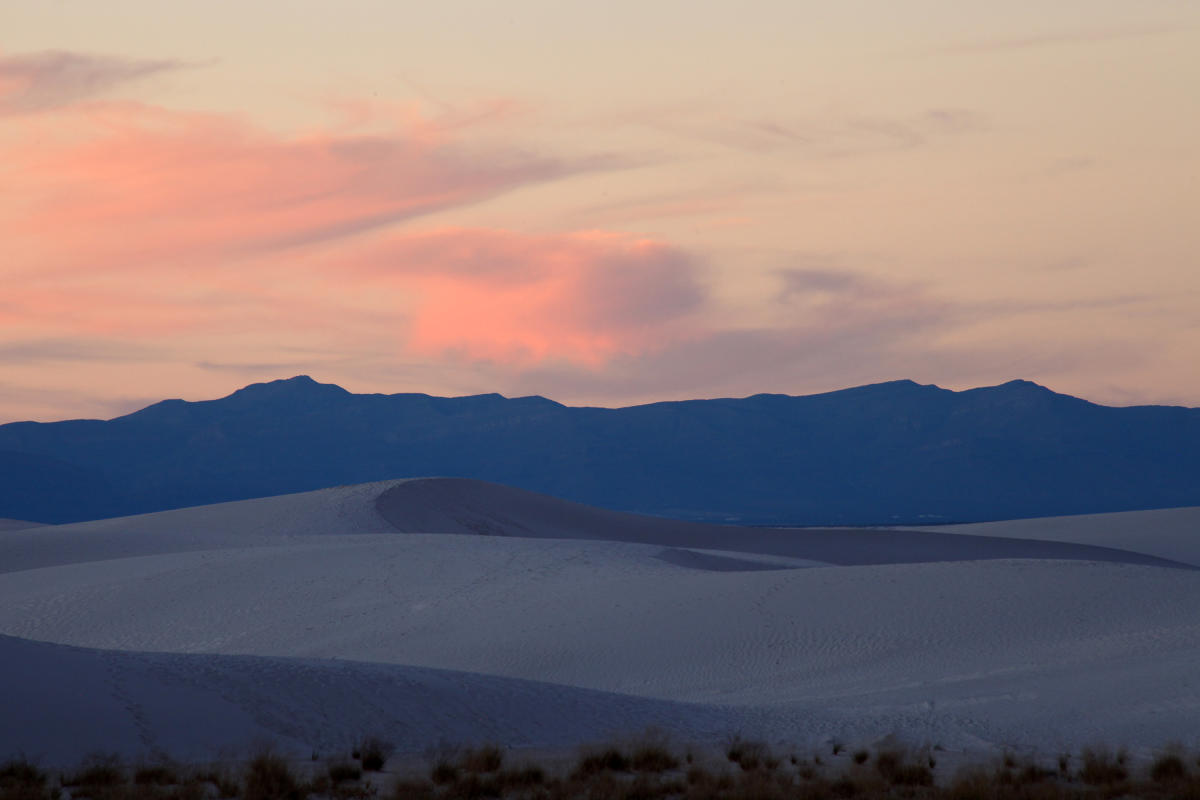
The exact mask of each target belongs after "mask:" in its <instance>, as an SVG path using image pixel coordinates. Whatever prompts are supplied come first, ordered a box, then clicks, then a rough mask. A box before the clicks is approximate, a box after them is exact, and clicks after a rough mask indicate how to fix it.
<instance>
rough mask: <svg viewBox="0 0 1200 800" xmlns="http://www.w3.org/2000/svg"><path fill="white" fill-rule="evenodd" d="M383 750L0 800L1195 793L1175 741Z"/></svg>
mask: <svg viewBox="0 0 1200 800" xmlns="http://www.w3.org/2000/svg"><path fill="white" fill-rule="evenodd" d="M390 752H391V748H390V747H388V746H387V745H386V744H385V743H383V742H382V741H380V740H364V742H363V743H362V744H360V746H359V747H357V748H355V749H354V750H353V752H352V753H351V754H348V755H347V756H346V757H339V758H336V759H333V760H330V761H326V762H321V761H319V760H317V759H315V757H314V761H313V762H312V763H308V762H302V763H296V762H289V761H287V760H285V759H284V758H282V757H281V756H279V755H277V754H274V753H271V752H269V751H264V752H261V753H259V754H258V755H256V756H255V757H254V758H252V759H250V760H249V761H247V762H245V763H244V764H241V765H240V766H238V767H237V768H233V767H228V768H213V767H205V768H190V767H185V766H181V765H178V764H173V763H171V762H169V761H166V760H162V761H159V762H157V763H151V764H133V765H129V764H123V763H121V762H120V761H119V760H118V759H116V758H115V757H94V758H90V759H88V760H86V761H85V762H84V763H82V764H80V765H79V766H78V767H76V768H74V769H71V770H66V771H63V772H61V773H52V772H50V771H47V770H44V769H42V768H41V767H39V766H38V765H37V764H36V763H33V762H31V761H29V760H27V759H24V758H16V759H12V760H9V761H8V762H5V763H0V800H74V798H91V799H92V800H214V799H215V798H233V797H237V798H244V800H304V799H305V798H313V800H318V799H319V798H328V799H329V800H375V799H378V800H484V799H485V798H513V800H575V799H576V798H582V799H584V800H660V799H661V800H672V799H676V798H677V799H678V800H724V799H725V798H728V799H729V800H822V799H825V798H828V800H843V799H844V798H863V800H870V798H912V799H913V800H921V799H923V798H928V799H929V800H1008V799H1009V798H1011V799H1012V800H1060V799H1061V800H1089V799H1090V798H1096V800H1112V799H1113V798H1119V797H1121V798H1124V797H1136V798H1150V799H1151V800H1155V799H1157V798H1163V800H1167V799H1170V800H1200V760H1198V759H1197V758H1196V757H1195V756H1194V755H1189V754H1187V753H1186V752H1184V750H1183V749H1182V748H1180V747H1173V748H1168V749H1167V750H1166V751H1165V752H1164V753H1163V754H1162V755H1161V756H1159V757H1158V758H1157V759H1155V760H1154V761H1153V763H1151V764H1148V765H1143V766H1142V767H1140V768H1137V769H1135V768H1133V767H1132V766H1131V765H1130V762H1129V758H1128V756H1127V755H1126V753H1125V752H1124V751H1120V750H1118V751H1112V750H1108V749H1103V748H1091V749H1085V750H1083V751H1082V752H1080V753H1078V754H1074V755H1072V754H1063V755H1061V756H1059V758H1058V759H1057V762H1056V764H1055V765H1054V767H1053V768H1052V767H1048V766H1046V765H1044V764H1042V763H1038V762H1034V761H1030V760H1025V759H1021V758H1018V757H1016V756H1014V755H1011V754H1005V755H1003V756H1001V757H1000V758H998V759H996V760H995V762H994V763H989V764H976V765H972V766H968V767H965V768H962V769H958V770H956V771H955V772H954V773H953V774H940V773H939V771H938V768H937V761H936V759H935V758H934V757H933V753H932V752H931V751H929V750H919V751H906V750H902V749H894V748H892V749H878V750H874V751H872V750H868V749H866V748H857V749H855V750H853V751H852V752H847V751H845V748H844V747H842V746H840V745H839V746H838V747H837V753H835V755H834V758H832V759H830V760H829V763H826V762H823V761H822V760H821V759H820V757H819V756H818V755H816V754H812V756H811V757H808V758H805V757H801V756H799V755H796V754H791V755H789V756H787V757H781V756H779V755H776V753H775V752H773V751H772V749H771V748H770V747H768V746H767V744H766V743H764V742H757V741H747V740H743V739H734V740H732V741H731V742H730V743H729V744H728V746H727V747H726V748H725V749H724V752H723V753H722V754H721V755H723V756H724V758H723V759H721V758H712V759H709V761H708V763H707V764H701V763H700V759H697V758H696V757H695V756H694V754H693V753H692V752H691V751H687V752H685V753H682V754H681V753H679V752H677V751H675V750H674V749H673V748H671V747H670V746H669V744H668V743H667V742H665V741H664V740H662V739H656V738H653V737H644V738H643V739H642V740H639V741H635V742H633V743H624V744H608V745H604V746H599V747H592V748H587V749H584V750H582V751H580V753H579V755H578V757H577V758H576V759H575V761H574V762H573V763H572V764H571V765H569V766H568V767H567V768H565V769H561V768H560V769H549V768H546V767H543V766H540V765H537V764H533V763H528V762H523V763H520V764H516V765H510V764H508V763H506V762H507V759H506V753H505V751H504V749H502V748H501V747H499V746H496V745H488V746H484V747H476V748H472V749H449V748H443V750H442V752H440V753H438V754H436V755H435V756H434V757H432V758H430V759H429V763H428V767H427V769H426V770H425V771H423V772H421V773H419V774H418V773H404V772H403V771H402V770H396V772H386V771H382V770H383V769H384V768H385V767H386V762H387V758H388V756H387V755H386V754H390ZM368 764H370V766H368Z"/></svg>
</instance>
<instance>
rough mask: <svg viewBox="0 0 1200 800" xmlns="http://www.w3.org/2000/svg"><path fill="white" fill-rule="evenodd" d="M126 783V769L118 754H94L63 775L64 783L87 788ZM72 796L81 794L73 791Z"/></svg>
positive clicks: (64, 784)
mask: <svg viewBox="0 0 1200 800" xmlns="http://www.w3.org/2000/svg"><path fill="white" fill-rule="evenodd" d="M123 783H125V769H124V768H123V767H122V766H121V759H120V757H119V756H116V755H93V756H88V758H86V759H84V762H83V763H82V764H80V765H79V767H78V768H77V769H76V770H75V771H74V772H70V773H66V774H64V775H63V776H62V785H63V786H71V787H80V788H85V789H95V788H109V787H113V786H120V785H121V784H123ZM71 794H72V796H75V795H78V794H81V793H80V792H72V793H71Z"/></svg>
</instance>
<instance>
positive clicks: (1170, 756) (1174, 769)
mask: <svg viewBox="0 0 1200 800" xmlns="http://www.w3.org/2000/svg"><path fill="white" fill-rule="evenodd" d="M1187 774H1188V770H1187V765H1186V764H1184V763H1183V759H1182V758H1181V757H1180V756H1179V755H1178V754H1177V753H1167V754H1166V755H1162V756H1159V757H1158V758H1156V759H1155V760H1154V764H1153V765H1152V766H1151V767H1150V780H1152V781H1154V782H1155V783H1174V782H1176V781H1181V780H1183V779H1184V778H1186V777H1187Z"/></svg>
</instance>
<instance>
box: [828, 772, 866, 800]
mask: <svg viewBox="0 0 1200 800" xmlns="http://www.w3.org/2000/svg"><path fill="white" fill-rule="evenodd" d="M861 791H862V788H861V787H860V786H859V785H858V784H857V783H856V782H855V781H854V780H853V779H852V778H850V776H848V775H843V776H841V777H840V778H838V779H837V780H836V781H834V782H833V783H831V784H829V793H830V794H832V795H833V796H834V797H857V796H858V794H859V793H860V792H861Z"/></svg>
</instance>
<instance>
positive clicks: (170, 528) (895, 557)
mask: <svg viewBox="0 0 1200 800" xmlns="http://www.w3.org/2000/svg"><path fill="white" fill-rule="evenodd" d="M1197 523H1200V510H1198V509H1181V510H1172V511H1166V512H1158V511H1155V512H1137V513H1135V514H1120V515H1104V516H1099V517H1071V518H1064V519H1056V520H1031V521H1020V522H1012V523H994V524H990V525H987V526H962V527H961V528H938V529H937V530H935V531H888V530H868V531H862V530H838V529H831V530H804V531H787V530H761V529H735V528H718V527H714V526H705V525H698V524H693V523H679V522H674V521H671V520H660V519H653V518H644V517H634V516H632V515H625V514H616V513H612V512H605V511H600V510H598V509H590V508H587V507H584V506H578V505H575V504H571V503H565V502H563V501H558V500H554V499H551V498H544V497H541V496H538V495H532V494H529V493H526V492H520V491H517V490H513V489H508V488H505V487H497V486H494V485H491V484H483V483H480V482H476V481H464V480H450V479H430V480H418V481H403V482H396V481H392V482H383V483H374V484H364V485H361V486H350V487H339V488H335V489H328V490H323V491H320V492H310V493H306V494H298V495H289V496H283V497H277V498H267V499H263V500H251V501H244V502H239V503H225V504H220V505H215V506H206V507H200V508H194V509H183V510H179V511H172V512H163V513H159V514H149V515H143V516H138V517H128V518H122V519H114V520H103V521H99V522H91V523H81V524H76V525H68V526H54V527H44V528H37V529H28V530H9V531H5V532H2V533H0V634H4V636H2V637H0V663H2V664H4V668H3V670H4V675H5V680H4V681H3V682H2V683H0V707H2V708H4V709H5V710H6V712H7V713H8V715H9V716H8V717H7V719H8V720H11V722H6V723H5V724H4V725H3V726H2V727H0V754H3V753H5V752H11V751H16V750H24V751H25V752H27V753H33V754H40V755H42V756H44V757H45V758H47V759H51V760H55V761H67V760H73V759H76V758H78V757H80V756H81V755H83V754H85V753H87V752H91V751H94V750H98V749H103V750H116V751H119V752H124V753H126V754H129V755H136V754H139V753H146V752H150V751H153V750H156V749H161V750H166V751H168V752H171V753H174V754H176V755H177V756H178V757H181V758H205V757H213V756H214V755H218V754H219V753H220V751H221V750H222V748H228V747H236V746H238V745H239V744H240V743H245V742H249V741H261V740H264V739H272V740H275V741H276V742H277V743H278V744H279V745H281V746H283V747H285V748H288V749H291V750H293V751H295V752H297V753H304V754H307V753H308V752H310V751H319V752H329V751H330V750H331V749H334V750H336V749H338V748H344V747H346V746H348V744H349V743H350V742H353V741H354V740H355V739H357V738H359V737H361V736H362V735H364V734H366V733H378V734H381V735H384V736H386V737H388V738H391V739H392V740H393V741H395V742H396V743H397V744H398V745H399V746H400V747H401V748H402V749H407V750H409V751H414V752H415V751H420V750H421V749H423V748H425V747H427V746H429V745H430V744H433V743H436V742H438V741H459V742H470V741H489V740H490V741H500V742H503V743H505V744H509V745H513V746H519V747H529V748H548V747H560V748H561V747H569V746H573V745H574V744H577V743H580V742H586V741H594V740H597V739H602V738H607V737H611V736H615V735H627V734H633V733H636V732H637V731H640V730H642V729H644V728H645V727H647V726H655V727H657V728H659V729H661V730H663V731H666V732H668V733H670V734H671V735H672V737H673V738H675V739H676V740H677V741H696V742H707V743H713V742H719V741H722V740H724V739H727V738H729V737H731V736H733V735H735V734H739V733H740V734H742V735H752V736H759V737H763V738H766V739H768V740H771V741H787V742H789V743H791V744H794V745H796V746H798V747H814V748H815V747H818V746H821V743H823V742H824V743H827V742H829V741H831V740H833V739H840V740H842V741H847V742H861V743H869V742H871V741H876V740H878V739H880V738H882V737H887V736H892V737H898V738H900V739H903V740H906V741H911V742H913V743H915V744H930V745H940V746H942V747H944V748H947V749H948V750H958V751H975V750H989V749H998V748H1005V747H1011V748H1017V749H1029V748H1035V749H1040V750H1043V751H1053V752H1058V751H1059V750H1062V749H1065V748H1072V747H1079V746H1081V745H1086V744H1092V743H1096V742H1110V743H1116V744H1127V745H1131V746H1133V747H1134V748H1135V749H1136V748H1139V747H1142V748H1149V747H1157V746H1161V745H1163V744H1165V743H1166V742H1168V741H1170V740H1177V741H1181V742H1184V743H1186V744H1192V745H1194V744H1196V743H1197V739H1196V737H1197V736H1198V735H1200V731H1198V730H1197V728H1196V726H1195V720H1196V719H1197V718H1198V717H1200V672H1198V671H1197V669H1196V665H1197V664H1200V570H1198V569H1196V568H1195V566H1194V565H1197V564H1200V540H1198V537H1200V529H1198V526H1197ZM1092 531H1094V532H1095V533H1094V534H1093V533H1091V532H1092ZM1043 532H1045V535H1044V536H1043V535H1042V533H1043Z"/></svg>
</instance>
